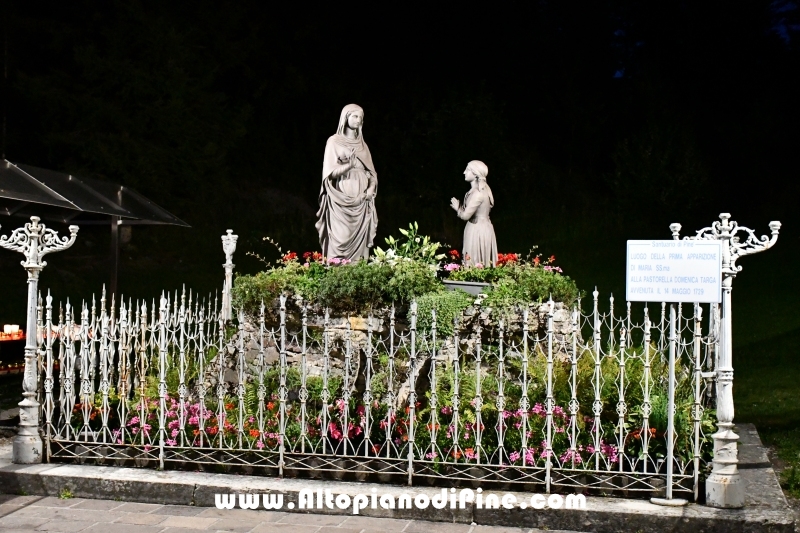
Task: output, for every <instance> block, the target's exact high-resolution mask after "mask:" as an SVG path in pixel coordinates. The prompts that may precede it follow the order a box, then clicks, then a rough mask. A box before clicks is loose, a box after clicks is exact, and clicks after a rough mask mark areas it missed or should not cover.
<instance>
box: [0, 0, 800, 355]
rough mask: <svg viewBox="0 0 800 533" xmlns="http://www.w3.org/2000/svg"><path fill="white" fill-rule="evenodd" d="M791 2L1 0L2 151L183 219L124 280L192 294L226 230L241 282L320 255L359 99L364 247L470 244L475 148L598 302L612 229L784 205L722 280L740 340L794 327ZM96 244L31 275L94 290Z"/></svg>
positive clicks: (795, 137)
mask: <svg viewBox="0 0 800 533" xmlns="http://www.w3.org/2000/svg"><path fill="white" fill-rule="evenodd" d="M798 12H800V10H798V9H797V6H796V4H794V3H793V2H788V1H772V2H770V1H762V2H758V1H753V2H736V3H724V2H683V1H677V2H676V1H670V2H665V1H655V2H644V3H643V2H637V1H633V0H611V1H592V2H547V1H538V2H512V3H507V4H504V5H503V6H497V7H487V5H485V4H481V7H475V6H468V5H463V6H460V7H459V8H458V10H455V11H454V10H453V9H449V8H444V7H437V6H434V5H427V6H426V7H425V8H424V9H416V8H413V7H412V6H410V5H405V4H403V5H391V6H389V5H387V6H386V7H385V8H384V9H378V8H375V7H373V8H370V9H358V8H356V7H355V6H350V5H347V6H345V5H340V4H335V3H333V4H331V5H330V6H329V7H328V8H324V9H320V8H317V7H314V8H312V7H310V6H308V5H298V7H296V8H288V7H287V6H286V5H281V7H280V9H276V8H274V6H272V5H270V4H265V3H263V2H253V1H248V0H245V1H241V2H231V3H225V2H210V1H207V0H198V1H194V2H184V1H175V2H145V1H129V2H122V1H109V2H96V1H89V0H78V1H74V2H61V3H30V2H21V1H16V0H6V1H5V2H3V3H2V26H3V39H4V49H5V56H4V57H5V69H6V70H5V72H6V76H5V78H4V82H3V105H4V108H5V114H6V116H7V121H6V125H5V128H6V135H5V138H4V139H5V140H4V146H3V150H4V153H5V156H6V157H7V158H8V159H9V160H11V161H15V162H23V163H28V164H33V165H38V166H41V167H45V168H51V169H55V170H61V171H69V172H73V173H76V174H78V175H85V176H89V177H96V178H100V179H107V180H110V181H114V182H121V183H124V184H126V185H129V186H131V187H133V188H134V189H136V190H138V191H139V192H141V193H143V194H145V195H146V196H148V197H150V198H152V199H153V200H154V201H155V202H156V203H158V204H159V205H161V206H163V207H164V208H166V209H167V210H169V211H171V212H173V213H174V214H176V215H177V216H178V217H180V218H182V219H183V220H186V221H187V222H188V223H189V224H191V226H192V229H182V228H164V227H147V228H145V227H136V228H134V230H133V238H132V240H131V242H130V243H128V244H126V245H124V247H123V253H122V257H121V259H122V264H121V272H120V288H121V291H122V292H123V293H124V294H126V295H131V296H132V297H134V298H138V297H144V298H153V297H155V296H157V295H158V294H159V293H160V291H161V290H164V289H167V290H170V289H171V290H174V289H178V288H180V287H181V284H183V283H186V285H187V287H193V288H194V289H195V290H199V291H201V292H202V293H204V294H205V293H208V292H209V291H214V290H217V289H218V288H219V287H220V286H221V281H222V268H221V267H220V263H221V262H222V260H223V254H222V251H221V246H220V241H219V236H220V235H222V234H223V233H224V232H225V230H226V229H228V228H232V229H234V231H235V232H236V233H237V234H238V235H239V236H240V237H239V245H238V251H237V254H236V257H235V262H236V265H237V266H236V269H237V272H245V273H254V272H256V271H258V270H259V269H260V268H262V266H263V265H261V264H260V263H259V262H258V261H256V260H254V259H253V258H251V257H248V256H245V252H247V251H255V252H258V253H259V254H261V255H263V256H267V257H269V258H276V257H277V256H278V252H277V250H275V249H274V248H272V247H271V246H270V245H269V244H267V243H265V242H263V241H262V240H261V238H262V237H263V236H265V235H268V236H270V237H272V238H273V239H275V240H276V241H278V242H280V244H281V246H282V247H283V249H284V251H286V250H288V249H290V250H295V251H300V252H302V251H305V250H313V249H317V248H318V247H319V245H318V241H317V236H316V231H315V229H314V221H315V212H316V209H317V195H318V191H319V186H320V178H321V176H320V166H321V158H322V151H323V148H324V145H325V141H326V139H327V137H328V136H329V135H331V134H333V133H334V131H335V128H336V123H337V120H338V116H339V112H340V110H341V108H342V107H343V106H344V105H345V104H348V103H350V102H355V103H358V104H360V105H361V106H362V107H364V109H365V127H364V131H365V139H366V141H367V142H368V143H369V146H370V149H371V151H372V153H373V157H374V160H375V162H376V166H377V171H378V180H379V188H378V196H377V210H378V215H379V218H380V225H379V235H378V239H377V242H376V244H378V245H381V244H382V243H383V238H384V237H386V236H387V235H389V234H392V233H393V234H395V235H396V234H397V233H396V228H398V227H406V226H407V224H408V222H411V221H413V220H416V221H418V222H419V225H420V232H421V233H426V234H430V235H432V236H433V237H434V238H435V239H438V240H440V241H442V242H445V243H447V244H449V245H452V246H454V247H460V244H461V234H462V231H463V225H462V223H461V222H460V221H459V220H458V219H457V218H456V217H455V216H454V215H453V213H452V211H451V210H450V208H449V207H448V201H449V198H450V197H451V196H456V197H461V196H462V195H463V194H464V192H466V185H465V184H464V182H463V177H462V176H461V172H462V171H463V169H464V167H465V165H466V163H467V162H468V161H470V160H471V159H481V160H483V161H484V162H486V163H487V164H488V166H489V169H490V172H489V177H488V180H489V183H490V184H491V186H492V189H493V191H494V195H495V198H496V208H495V210H494V212H493V213H492V219H493V221H494V224H495V228H496V232H497V236H498V243H499V247H500V251H502V252H522V253H525V252H526V251H527V250H528V249H529V248H530V247H531V246H532V245H534V244H536V245H539V246H540V248H539V250H540V251H542V252H544V253H545V255H550V254H555V255H556V256H557V258H558V264H560V265H561V266H562V267H563V268H564V270H565V272H566V273H567V274H569V275H570V276H571V277H573V278H574V279H576V280H577V281H578V283H579V285H580V286H581V288H583V289H584V290H591V289H592V288H593V286H594V285H595V284H597V285H598V287H599V289H600V291H601V293H602V294H603V295H604V296H603V297H604V298H605V297H607V295H608V293H610V292H614V293H615V294H617V295H619V294H620V293H621V292H622V291H623V289H624V253H625V252H624V250H625V240H626V239H631V238H668V237H669V230H668V226H669V224H670V223H671V222H676V221H677V222H681V223H682V224H683V226H684V228H685V230H684V232H685V233H686V232H690V231H693V230H695V229H700V228H701V227H703V226H706V225H708V224H709V223H711V222H712V221H713V220H715V219H716V217H717V215H718V213H720V212H723V211H728V212H731V213H732V214H733V216H734V219H736V220H738V221H739V222H741V223H743V224H745V225H748V226H751V227H755V228H757V229H758V230H759V232H763V233H766V232H767V222H768V221H769V220H773V219H778V220H781V221H783V222H784V229H783V233H782V236H781V238H780V240H779V243H778V245H777V247H776V248H775V249H774V250H772V251H770V252H768V253H766V254H762V255H761V256H756V257H753V258H748V259H746V260H743V261H742V265H743V266H744V268H745V270H744V272H743V273H742V274H741V275H740V277H739V279H737V280H736V282H735V287H736V291H735V298H736V302H737V307H736V308H737V312H736V314H735V316H736V321H737V322H736V328H737V329H736V336H735V339H736V342H737V344H746V343H750V342H754V341H757V340H760V339H765V338H770V337H773V336H775V335H779V334H782V333H786V332H791V331H794V330H797V329H798V328H800V318H798V316H800V315H797V314H796V313H794V312H792V309H793V307H792V306H793V296H792V294H793V293H796V289H798V288H800V287H798V284H800V282H798V281H797V280H796V276H794V275H793V272H792V269H791V267H790V265H792V264H794V261H795V257H796V255H797V253H796V251H795V250H796V248H797V238H798V236H800V235H799V234H798V232H797V229H796V228H797V221H798V216H797V210H796V209H795V203H796V199H797V198H798V194H797V193H798V185H797V178H796V177H797V170H798V158H800V149H798V148H800V147H799V146H798V141H800V135H799V134H798V124H800V103H798V98H797V95H798V94H800V86H799V84H798V80H797V73H798V67H800V61H798V57H799V56H798V43H800V40H798V39H800V26H798V22H799V21H800V16H798ZM456 13H457V16H456ZM0 223H1V224H2V225H3V232H6V231H7V230H9V229H10V228H11V227H15V225H17V224H19V223H21V221H20V220H14V219H10V218H5V217H4V219H3V220H0ZM62 229H63V228H62ZM107 250H108V230H107V229H103V228H96V227H94V228H93V227H86V228H82V229H81V233H80V236H79V240H78V243H77V244H76V245H75V246H74V248H73V249H71V250H69V251H68V252H64V253H62V254H59V255H54V256H51V258H50V260H49V262H50V265H49V266H48V267H47V268H46V269H45V271H44V273H43V275H42V286H43V287H45V288H47V287H52V288H53V290H54V292H55V296H56V299H57V300H63V299H65V298H66V297H67V296H69V297H70V298H72V299H73V300H75V299H81V298H88V297H90V296H91V294H92V293H97V292H99V290H100V286H101V284H102V282H103V281H104V280H106V279H107V278H108V252H107ZM19 259H20V258H18V257H14V256H13V254H11V253H8V252H6V253H3V254H0V271H1V272H2V273H3V277H4V283H3V286H4V296H3V298H2V305H0V311H1V312H2V313H3V321H6V322H13V321H16V322H21V321H22V320H23V316H24V315H23V308H24V291H25V287H24V281H23V280H24V273H23V271H22V269H21V268H20V267H19V263H18V260H19ZM793 289H795V290H793Z"/></svg>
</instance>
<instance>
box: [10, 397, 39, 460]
mask: <svg viewBox="0 0 800 533" xmlns="http://www.w3.org/2000/svg"><path fill="white" fill-rule="evenodd" d="M38 410H39V404H38V403H36V402H35V401H32V400H30V399H28V398H26V399H24V400H22V401H21V402H19V432H18V433H17V436H16V437H14V441H13V442H12V448H11V462H13V463H15V464H21V465H30V464H38V463H41V462H42V437H41V436H39V427H38V421H37V417H36V415H37V414H38ZM31 413H33V416H31Z"/></svg>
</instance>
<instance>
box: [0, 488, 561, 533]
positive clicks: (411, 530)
mask: <svg viewBox="0 0 800 533" xmlns="http://www.w3.org/2000/svg"><path fill="white" fill-rule="evenodd" d="M0 531H1V532H2V533H14V532H22V531H26V532H28V533H30V532H31V531H51V532H57V533H77V532H84V533H198V532H199V531H207V532H211V533H539V532H540V531H541V530H539V529H519V528H513V527H491V526H473V525H469V524H449V523H444V522H425V521H421V520H397V519H392V518H367V517H361V516H334V515H313V514H299V513H281V512H275V511H247V510H243V509H231V510H227V509H222V510H220V509H216V508H213V507H189V506H184V505H157V504H149V503H126V502H122V501H113V500H89V499H83V498H69V499H59V498H52V497H41V496H14V495H9V494H0ZM548 533H558V532H554V531H549V532H548ZM561 533H574V532H567V531H563V532H561Z"/></svg>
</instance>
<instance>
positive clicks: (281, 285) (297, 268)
mask: <svg viewBox="0 0 800 533" xmlns="http://www.w3.org/2000/svg"><path fill="white" fill-rule="evenodd" d="M325 274H326V269H325V267H324V266H323V265H321V264H319V263H311V264H310V265H309V266H307V267H304V266H303V265H301V264H300V263H298V262H297V261H286V262H285V263H283V264H281V265H278V266H275V267H272V268H270V269H269V270H267V271H264V272H259V273H257V274H256V275H254V276H250V275H244V276H236V279H235V280H234V282H233V290H232V291H231V297H232V300H233V306H234V308H236V309H239V308H244V310H245V312H247V313H250V314H257V313H258V312H259V309H260V307H261V302H264V304H265V305H269V303H270V302H272V301H273V300H274V299H275V298H277V297H278V296H280V295H281V294H286V295H291V294H298V295H300V296H302V297H303V298H305V299H306V300H315V299H316V298H317V293H318V292H319V284H320V280H321V279H322V278H323V277H324V276H325Z"/></svg>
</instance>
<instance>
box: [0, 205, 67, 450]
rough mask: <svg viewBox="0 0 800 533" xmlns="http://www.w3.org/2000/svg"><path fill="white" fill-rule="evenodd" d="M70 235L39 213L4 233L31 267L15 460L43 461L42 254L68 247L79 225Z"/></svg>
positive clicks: (3, 242)
mask: <svg viewBox="0 0 800 533" xmlns="http://www.w3.org/2000/svg"><path fill="white" fill-rule="evenodd" d="M69 233H70V236H69V237H59V236H58V232H56V231H55V230H52V229H47V228H45V226H44V224H39V217H31V221H30V223H28V224H25V226H24V227H22V228H17V229H15V230H14V231H12V232H11V236H8V237H7V236H2V237H0V248H6V249H8V250H14V251H17V252H22V253H23V254H25V261H23V262H22V266H23V268H25V270H27V271H28V309H27V312H28V315H27V316H28V318H27V326H26V328H27V329H26V330H25V335H26V336H27V340H26V341H25V373H24V375H23V378H22V401H21V402H20V403H19V432H18V433H17V436H16V437H15V438H14V443H13V452H12V461H13V462H15V463H19V464H32V463H41V462H42V438H41V437H40V436H39V402H37V401H36V397H35V396H36V372H37V368H36V364H37V363H36V350H37V346H36V340H37V337H38V334H37V331H36V305H37V295H38V285H39V272H41V270H42V269H43V268H44V267H45V266H46V265H47V263H46V262H45V261H42V258H43V257H44V256H45V255H47V254H49V253H50V252H58V251H61V250H66V249H67V248H69V247H70V246H72V244H73V243H74V242H75V238H76V237H77V236H78V226H70V227H69Z"/></svg>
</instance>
